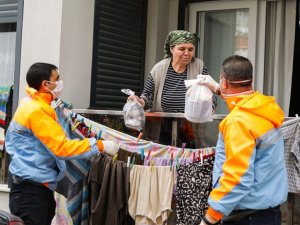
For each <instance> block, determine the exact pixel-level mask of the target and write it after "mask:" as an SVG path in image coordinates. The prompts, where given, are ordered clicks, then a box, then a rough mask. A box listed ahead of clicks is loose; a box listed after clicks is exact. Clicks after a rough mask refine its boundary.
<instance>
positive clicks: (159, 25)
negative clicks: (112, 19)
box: [145, 0, 179, 77]
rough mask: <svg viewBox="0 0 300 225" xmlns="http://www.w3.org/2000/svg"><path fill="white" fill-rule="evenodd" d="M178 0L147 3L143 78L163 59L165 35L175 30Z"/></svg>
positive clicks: (157, 0)
mask: <svg viewBox="0 0 300 225" xmlns="http://www.w3.org/2000/svg"><path fill="white" fill-rule="evenodd" d="M178 2H179V1H178V0H163V1H162V0H150V1H148V14H147V15H148V18H147V39H146V58H145V76H146V77H147V75H148V73H149V72H150V70H151V68H152V67H153V66H154V64H155V63H157V62H158V61H160V60H161V59H163V56H164V43H165V39H166V36H167V34H168V33H169V32H170V31H172V30H176V29H177V24H178V22H177V21H178V18H177V17H178Z"/></svg>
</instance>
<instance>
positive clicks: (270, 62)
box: [264, 0, 297, 116]
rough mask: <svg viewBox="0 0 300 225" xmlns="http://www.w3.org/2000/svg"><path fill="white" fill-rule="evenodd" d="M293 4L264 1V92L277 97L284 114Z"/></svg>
mask: <svg viewBox="0 0 300 225" xmlns="http://www.w3.org/2000/svg"><path fill="white" fill-rule="evenodd" d="M296 5H297V4H296V0H273V1H267V24H266V57H265V78H264V93H265V94H268V95H273V96H275V97H276V100H277V102H278V103H279V104H280V106H281V107H282V109H283V110H284V112H285V115H286V116H287V115H288V113H289V105H290V97H291V86H292V75H293V58H294V41H295V22H296Z"/></svg>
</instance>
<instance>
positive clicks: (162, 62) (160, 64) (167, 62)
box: [152, 58, 171, 71]
mask: <svg viewBox="0 0 300 225" xmlns="http://www.w3.org/2000/svg"><path fill="white" fill-rule="evenodd" d="M170 62H171V58H166V59H163V60H160V61H159V62H158V63H156V64H155V65H154V66H153V67H152V71H154V70H156V69H159V68H163V67H165V66H167V67H168V66H169V65H170Z"/></svg>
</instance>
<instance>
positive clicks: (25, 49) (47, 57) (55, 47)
mask: <svg viewBox="0 0 300 225" xmlns="http://www.w3.org/2000/svg"><path fill="white" fill-rule="evenodd" d="M61 2H62V1H61V0H51V1H47V0H26V1H24V13H23V29H22V47H21V65H20V91H19V99H20V98H22V97H24V96H25V91H24V88H25V86H26V73H27V71H28V69H29V67H30V66H31V65H32V64H33V63H35V62H48V63H53V64H55V65H57V66H59V58H60V39H61V20H62V3H61Z"/></svg>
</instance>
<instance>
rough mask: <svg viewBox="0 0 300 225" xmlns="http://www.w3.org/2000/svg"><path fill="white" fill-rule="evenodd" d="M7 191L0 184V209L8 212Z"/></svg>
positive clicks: (5, 187)
mask: <svg viewBox="0 0 300 225" xmlns="http://www.w3.org/2000/svg"><path fill="white" fill-rule="evenodd" d="M8 204H9V189H8V188H7V185H4V184H0V209H2V210H4V211H6V212H10V210H9V206H8Z"/></svg>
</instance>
